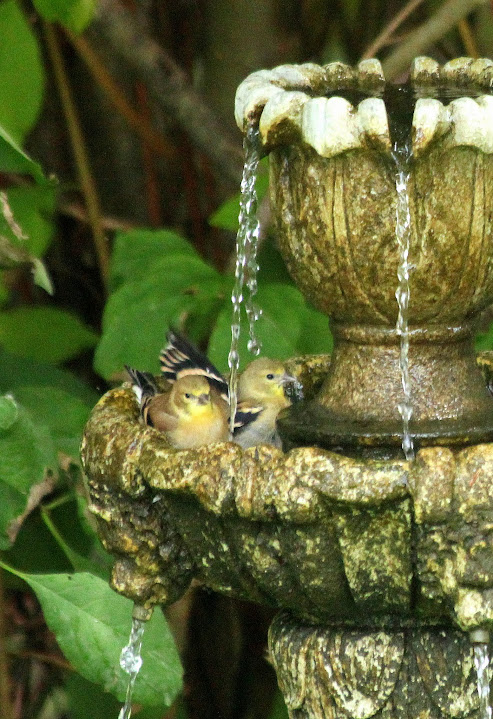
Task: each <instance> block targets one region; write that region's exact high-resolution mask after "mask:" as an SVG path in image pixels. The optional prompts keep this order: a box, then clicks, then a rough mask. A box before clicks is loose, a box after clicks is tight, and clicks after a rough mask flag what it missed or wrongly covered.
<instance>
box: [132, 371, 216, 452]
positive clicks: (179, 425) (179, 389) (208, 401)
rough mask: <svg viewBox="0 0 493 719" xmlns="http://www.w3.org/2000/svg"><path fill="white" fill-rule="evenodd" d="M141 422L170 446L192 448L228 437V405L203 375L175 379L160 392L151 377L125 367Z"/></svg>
mask: <svg viewBox="0 0 493 719" xmlns="http://www.w3.org/2000/svg"><path fill="white" fill-rule="evenodd" d="M125 369H126V370H127V372H128V374H129V376H130V378H131V380H132V389H133V391H134V393H135V395H136V397H137V400H138V402H139V405H140V413H141V417H142V420H143V421H144V422H145V423H146V424H148V425H150V426H152V427H155V428H156V429H157V430H160V431H161V432H164V433H165V434H166V436H167V437H168V439H169V441H170V443H171V444H172V445H173V447H176V448H177V449H191V448H193V447H200V446H202V445H205V444H211V443H213V442H222V441H226V440H227V439H228V438H229V428H228V405H227V403H226V402H224V400H222V399H221V397H220V396H219V394H218V393H217V392H216V391H215V390H214V389H213V388H211V386H210V384H209V382H208V381H207V379H206V378H205V377H204V376H200V375H189V376H186V377H182V378H181V379H179V380H177V381H176V382H175V383H174V384H173V387H172V389H171V391H170V392H167V393H164V392H160V391H159V389H158V387H157V385H156V383H155V381H154V377H153V376H152V375H151V374H149V373H148V372H139V370H135V369H132V368H131V367H128V366H126V367H125Z"/></svg>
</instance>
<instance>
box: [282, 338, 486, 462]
mask: <svg viewBox="0 0 493 719" xmlns="http://www.w3.org/2000/svg"><path fill="white" fill-rule="evenodd" d="M333 334H334V343H335V344H334V352H333V355H332V358H331V362H330V366H329V368H328V372H327V377H326V379H325V381H324V384H323V386H322V388H321V390H320V392H319V394H318V396H317V397H316V398H315V399H313V400H311V401H309V402H300V403H298V404H296V405H294V406H293V407H292V408H290V409H289V410H287V411H286V412H284V413H283V415H282V416H281V417H280V418H279V428H280V432H281V435H282V437H283V440H284V442H285V448H291V447H293V446H310V445H314V444H315V445H317V446H320V447H325V448H334V447H342V448H345V447H349V448H351V447H353V448H354V447H358V446H359V447H361V446H363V447H365V446H370V447H378V446H386V447H400V445H401V442H402V419H401V417H400V414H399V411H398V405H399V403H400V402H402V399H403V390H402V379H401V368H400V364H399V362H400V346H399V340H400V338H399V335H398V333H397V332H396V330H395V329H392V328H388V329H387V328H381V327H364V326H341V325H339V326H336V327H335V328H333ZM409 341H410V345H411V352H410V353H409V372H410V376H411V386H412V406H413V416H412V418H411V422H410V431H411V436H412V437H413V438H414V440H415V443H416V444H417V445H418V446H420V445H421V446H429V445H447V446H450V445H458V446H460V445H468V444H472V443H475V444H477V443H482V442H489V441H492V440H493V397H492V396H491V394H490V393H489V391H488V389H487V387H486V384H485V381H484V377H483V375H482V373H481V370H480V368H479V366H478V364H477V361H476V356H475V353H474V349H473V333H472V331H471V328H470V327H469V326H466V325H464V326H462V327H447V326H445V327H443V326H437V325H433V326H427V327H418V328H411V329H410V336H409Z"/></svg>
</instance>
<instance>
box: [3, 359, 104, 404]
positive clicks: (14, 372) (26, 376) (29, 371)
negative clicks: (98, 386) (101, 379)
mask: <svg viewBox="0 0 493 719" xmlns="http://www.w3.org/2000/svg"><path fill="white" fill-rule="evenodd" d="M27 382H29V383H30V384H32V385H38V386H40V385H42V386H43V387H57V388H58V389H63V390H65V391H66V392H69V393H70V394H72V395H74V396H75V397H78V398H79V399H81V400H83V401H84V402H85V403H86V404H87V405H89V406H93V405H94V404H96V402H97V401H98V399H99V396H98V395H97V394H96V392H94V390H92V389H91V388H90V387H88V386H87V385H86V384H85V383H84V382H82V381H81V380H80V379H78V378H77V377H76V376H75V375H73V374H71V373H70V372H67V371H66V370H62V369H59V368H58V367H54V366H53V365H48V364H42V363H40V362H36V361H34V360H30V359H24V358H23V357H18V356H16V355H13V354H11V353H10V352H6V351H5V350H4V349H2V348H1V347H0V392H15V389H16V387H23V386H24V385H26V384H27Z"/></svg>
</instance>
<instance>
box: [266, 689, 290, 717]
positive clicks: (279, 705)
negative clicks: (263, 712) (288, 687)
mask: <svg viewBox="0 0 493 719" xmlns="http://www.w3.org/2000/svg"><path fill="white" fill-rule="evenodd" d="M269 719H289V717H288V710H287V709H286V704H285V703H284V699H283V696H282V694H281V692H280V691H277V692H276V696H275V698H274V704H273V705H272V710H271V713H270V714H269Z"/></svg>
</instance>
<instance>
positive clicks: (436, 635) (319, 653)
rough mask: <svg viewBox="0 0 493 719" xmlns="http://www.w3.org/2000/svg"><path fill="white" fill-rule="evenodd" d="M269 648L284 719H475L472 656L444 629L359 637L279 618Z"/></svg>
mask: <svg viewBox="0 0 493 719" xmlns="http://www.w3.org/2000/svg"><path fill="white" fill-rule="evenodd" d="M269 648H270V652H271V656H272V660H273V663H274V666H275V669H276V672H277V676H278V681H279V686H280V687H281V690H282V692H283V695H284V699H285V702H286V706H287V708H288V712H289V716H290V717H291V719H303V718H304V717H306V718H307V719H308V718H309V719H318V718H320V719H322V718H323V717H332V719H348V717H359V718H362V717H373V716H378V717H387V718H388V719H407V717H409V716H419V717H426V719H440V718H441V717H451V716H452V717H466V716H467V717H470V718H471V719H472V717H478V716H479V697H478V694H477V690H476V672H475V669H474V654H473V648H472V646H471V644H470V642H469V640H468V637H467V635H465V634H463V633H462V632H459V631H457V630H455V629H452V628H451V627H438V626H418V625H416V626H403V627H402V628H400V629H399V628H397V629H394V630H389V629H386V628H384V627H381V628H379V629H375V630H373V631H372V630H367V631H365V630H361V629H355V628H351V627H344V626H341V625H339V626H333V627H331V626H314V625H308V624H303V623H301V622H299V621H298V620H296V619H295V618H293V617H292V616H291V615H289V613H287V612H283V613H281V614H279V615H278V616H277V617H276V618H275V619H274V622H273V623H272V625H271V628H270V631H269Z"/></svg>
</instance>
